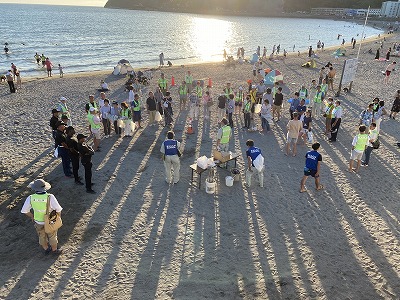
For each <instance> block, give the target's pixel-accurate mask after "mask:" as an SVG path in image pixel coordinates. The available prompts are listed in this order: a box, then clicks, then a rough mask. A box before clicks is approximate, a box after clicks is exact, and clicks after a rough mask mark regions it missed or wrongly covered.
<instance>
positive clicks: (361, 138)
mask: <svg viewBox="0 0 400 300" xmlns="http://www.w3.org/2000/svg"><path fill="white" fill-rule="evenodd" d="M367 143H368V134H359V135H357V143H356V145H355V146H354V149H355V150H357V151H364V150H365V145H367Z"/></svg>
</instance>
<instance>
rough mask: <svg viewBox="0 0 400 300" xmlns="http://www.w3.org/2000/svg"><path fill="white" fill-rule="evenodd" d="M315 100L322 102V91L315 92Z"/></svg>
mask: <svg viewBox="0 0 400 300" xmlns="http://www.w3.org/2000/svg"><path fill="white" fill-rule="evenodd" d="M314 102H315V103H321V102H322V91H320V92H317V93H316V94H315V97H314Z"/></svg>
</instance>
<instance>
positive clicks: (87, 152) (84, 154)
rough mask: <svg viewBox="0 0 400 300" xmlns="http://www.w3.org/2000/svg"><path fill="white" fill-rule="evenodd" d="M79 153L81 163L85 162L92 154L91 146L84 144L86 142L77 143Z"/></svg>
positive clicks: (88, 161)
mask: <svg viewBox="0 0 400 300" xmlns="http://www.w3.org/2000/svg"><path fill="white" fill-rule="evenodd" d="M78 150H79V154H80V155H81V163H82V164H87V163H90V162H91V160H92V155H93V154H94V151H93V148H92V147H90V146H88V145H86V143H82V144H80V143H78Z"/></svg>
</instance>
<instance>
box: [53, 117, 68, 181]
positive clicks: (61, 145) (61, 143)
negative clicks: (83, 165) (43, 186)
mask: <svg viewBox="0 0 400 300" xmlns="http://www.w3.org/2000/svg"><path fill="white" fill-rule="evenodd" d="M66 125H67V124H66V123H64V122H62V121H58V122H57V124H56V127H57V131H56V138H55V142H56V147H58V157H61V161H62V167H63V171H64V175H65V177H67V178H72V170H71V159H70V157H69V153H68V145H67V135H66V134H65V126H66Z"/></svg>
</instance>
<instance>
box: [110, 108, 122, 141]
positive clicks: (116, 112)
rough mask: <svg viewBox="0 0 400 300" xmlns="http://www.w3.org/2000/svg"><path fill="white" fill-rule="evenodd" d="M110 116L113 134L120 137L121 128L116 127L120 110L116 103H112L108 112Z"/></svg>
mask: <svg viewBox="0 0 400 300" xmlns="http://www.w3.org/2000/svg"><path fill="white" fill-rule="evenodd" d="M110 114H111V118H112V120H113V123H114V131H115V134H116V136H118V137H120V136H121V132H122V129H121V127H119V126H118V119H119V117H120V116H121V108H120V107H119V105H118V102H117V101H113V103H112V107H111V110H110Z"/></svg>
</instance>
